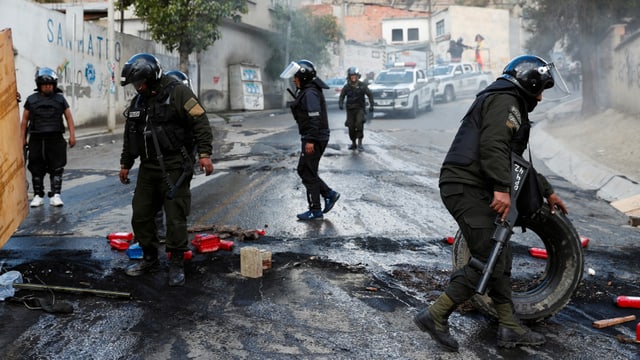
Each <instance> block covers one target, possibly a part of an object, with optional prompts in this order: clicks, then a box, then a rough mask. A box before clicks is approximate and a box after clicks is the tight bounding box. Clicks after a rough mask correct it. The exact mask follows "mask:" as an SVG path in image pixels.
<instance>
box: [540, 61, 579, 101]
mask: <svg viewBox="0 0 640 360" xmlns="http://www.w3.org/2000/svg"><path fill="white" fill-rule="evenodd" d="M538 71H541V72H542V71H548V72H549V74H550V75H551V77H552V78H553V83H554V84H553V90H552V91H551V92H552V93H553V94H552V98H555V97H556V96H557V97H558V98H562V97H565V96H568V95H570V94H571V91H569V87H568V86H567V83H566V82H565V81H564V78H563V77H562V75H561V74H560V71H558V68H556V66H555V65H554V64H553V63H549V64H547V65H546V66H542V67H540V69H538ZM547 92H549V91H547ZM547 92H545V95H547Z"/></svg>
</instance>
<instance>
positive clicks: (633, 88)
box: [596, 25, 640, 114]
mask: <svg viewBox="0 0 640 360" xmlns="http://www.w3.org/2000/svg"><path fill="white" fill-rule="evenodd" d="M598 54H599V60H598V66H599V67H600V68H601V69H602V70H603V71H602V74H603V76H601V77H599V78H597V79H596V81H597V82H596V84H597V85H596V86H597V87H598V88H601V89H608V91H598V94H599V95H603V96H604V97H605V99H606V101H607V103H604V104H599V105H601V106H604V107H608V106H611V107H613V108H615V109H616V110H620V111H622V112H626V113H628V114H638V113H640V102H638V99H640V31H636V32H634V33H631V34H625V30H624V27H623V26H621V25H619V26H613V27H611V29H610V31H609V33H608V34H607V36H606V37H605V39H604V41H602V42H601V43H600V45H599V46H598ZM603 85H604V86H603Z"/></svg>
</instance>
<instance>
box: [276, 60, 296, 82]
mask: <svg viewBox="0 0 640 360" xmlns="http://www.w3.org/2000/svg"><path fill="white" fill-rule="evenodd" d="M298 70H300V65H298V63H297V62H295V61H292V62H291V63H290V64H289V66H287V68H286V69H284V71H282V73H281V74H280V77H281V78H283V79H289V78H291V77H293V75H295V74H296V73H297V72H298Z"/></svg>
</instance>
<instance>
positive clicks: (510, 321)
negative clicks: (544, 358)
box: [495, 304, 546, 348]
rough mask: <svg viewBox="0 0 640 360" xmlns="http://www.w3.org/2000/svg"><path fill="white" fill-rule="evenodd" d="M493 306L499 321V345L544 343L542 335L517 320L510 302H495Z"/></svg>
mask: <svg viewBox="0 0 640 360" xmlns="http://www.w3.org/2000/svg"><path fill="white" fill-rule="evenodd" d="M495 308H496V312H497V313H498V322H499V325H498V346H499V347H504V348H513V347H516V346H518V345H525V346H526V345H542V344H544V343H545V341H546V339H545V337H544V335H542V334H540V333H537V332H535V331H533V330H531V329H529V328H528V327H526V326H524V325H522V324H521V323H520V321H518V319H517V318H516V316H515V314H514V313H513V308H512V307H511V304H497V305H495Z"/></svg>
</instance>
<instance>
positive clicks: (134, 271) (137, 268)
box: [124, 247, 160, 276]
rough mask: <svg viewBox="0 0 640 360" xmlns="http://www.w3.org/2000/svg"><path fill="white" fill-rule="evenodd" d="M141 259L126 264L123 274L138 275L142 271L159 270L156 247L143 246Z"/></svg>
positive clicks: (142, 272)
mask: <svg viewBox="0 0 640 360" xmlns="http://www.w3.org/2000/svg"><path fill="white" fill-rule="evenodd" d="M142 252H143V254H144V255H143V256H142V261H137V262H135V263H134V264H131V265H129V266H127V268H126V269H125V271H124V272H125V274H127V275H129V276H140V275H142V274H144V273H151V272H156V271H158V270H160V260H158V249H156V248H154V247H151V248H143V249H142Z"/></svg>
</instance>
